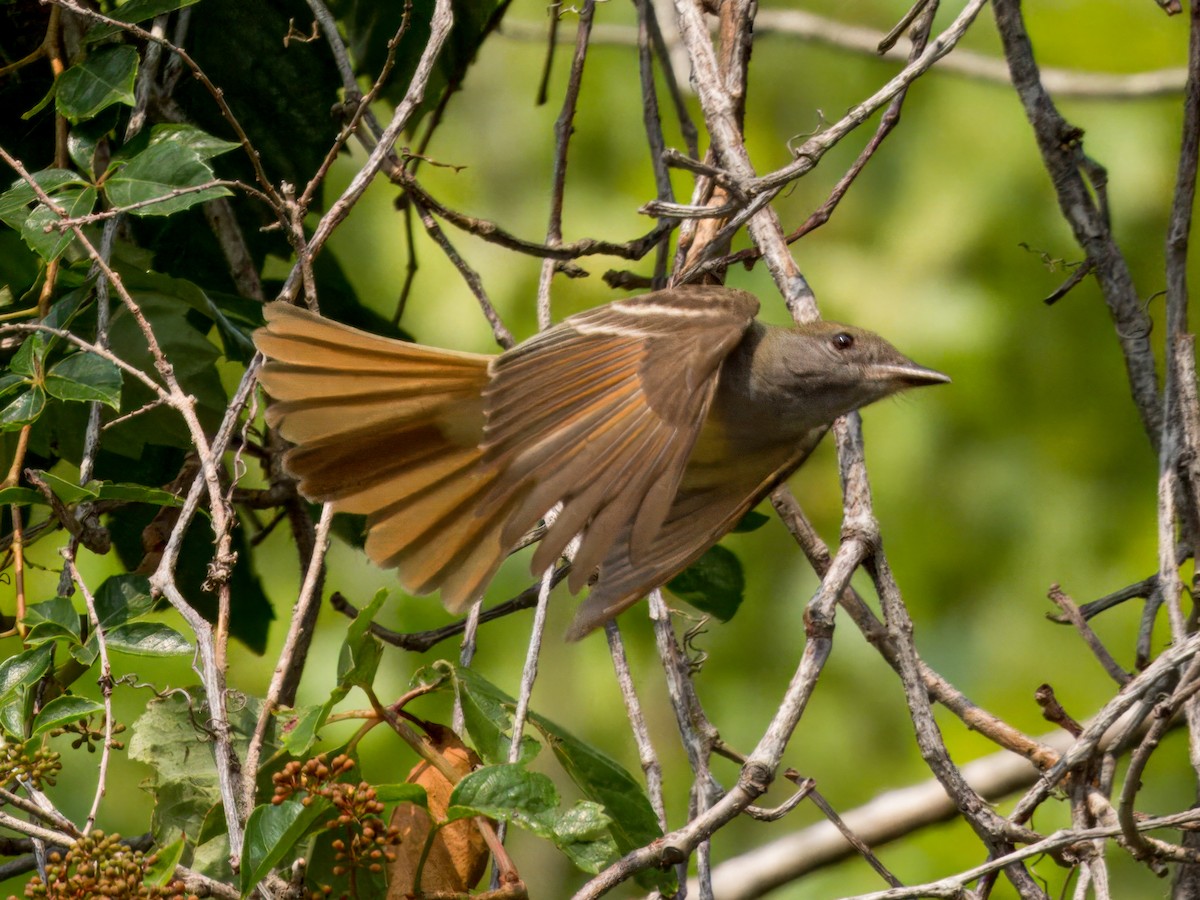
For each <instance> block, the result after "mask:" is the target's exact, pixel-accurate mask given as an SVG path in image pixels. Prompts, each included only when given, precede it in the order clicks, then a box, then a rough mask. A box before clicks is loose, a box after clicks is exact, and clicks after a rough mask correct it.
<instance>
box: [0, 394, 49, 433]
mask: <svg viewBox="0 0 1200 900" xmlns="http://www.w3.org/2000/svg"><path fill="white" fill-rule="evenodd" d="M45 408H46V392H45V391H43V390H42V389H41V388H40V387H38V386H37V385H34V386H33V387H31V388H30V389H29V390H27V391H26V392H25V393H23V394H20V395H18V396H17V398H16V399H15V400H13V401H12V402H11V403H9V404H8V405H7V406H5V407H4V408H3V409H0V431H13V430H15V429H17V428H21V427H22V426H24V425H28V424H29V423H30V422H35V421H37V418H38V416H40V415H41V414H42V410H44V409H45Z"/></svg>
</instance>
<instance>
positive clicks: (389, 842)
mask: <svg viewBox="0 0 1200 900" xmlns="http://www.w3.org/2000/svg"><path fill="white" fill-rule="evenodd" d="M353 768H354V760H352V759H351V758H350V757H349V756H346V755H345V754H341V755H339V756H335V757H334V758H333V760H332V761H331V762H329V763H326V761H325V757H324V755H321V756H316V757H313V758H312V759H309V760H306V761H305V762H304V763H300V762H299V761H295V760H294V761H292V762H289V763H288V764H287V765H286V766H284V767H283V769H282V771H280V772H277V773H276V774H275V775H274V776H273V777H272V780H273V781H274V783H275V795H274V796H273V797H272V798H271V802H272V803H276V804H278V803H282V802H283V801H285V800H287V799H289V798H291V797H292V796H294V795H297V794H303V795H304V796H303V797H302V798H301V800H300V802H301V803H303V804H304V805H305V806H308V805H310V804H311V803H312V802H313V799H314V798H315V797H324V798H325V799H326V800H328V801H329V802H330V803H331V804H333V808H334V810H335V811H336V813H337V815H336V817H335V818H332V819H329V820H328V821H327V822H326V823H325V828H326V829H327V830H329V831H331V832H339V831H340V836H338V837H335V838H334V839H333V843H332V847H333V850H334V866H333V874H334V875H337V876H342V875H350V874H352V870H355V869H366V870H367V871H370V872H376V873H378V872H382V871H383V867H384V865H385V864H386V863H387V862H390V861H391V860H393V859H394V858H395V854H394V853H393V852H392V850H391V848H392V847H394V846H396V845H397V844H399V843H400V834H399V831H398V830H397V829H395V828H390V827H388V826H386V825H385V824H384V822H383V819H381V818H380V816H381V815H382V814H383V810H384V806H383V803H382V802H381V801H380V800H379V797H378V796H377V794H376V792H375V788H374V787H372V786H371V785H370V784H368V783H367V782H365V781H360V782H359V783H358V784H350V783H347V782H343V781H339V780H337V779H338V778H339V777H340V776H342V775H345V774H346V773H348V772H349V771H350V770H351V769H353ZM323 890H324V891H325V892H326V893H328V892H329V891H330V890H331V888H329V887H325V888H324V889H323Z"/></svg>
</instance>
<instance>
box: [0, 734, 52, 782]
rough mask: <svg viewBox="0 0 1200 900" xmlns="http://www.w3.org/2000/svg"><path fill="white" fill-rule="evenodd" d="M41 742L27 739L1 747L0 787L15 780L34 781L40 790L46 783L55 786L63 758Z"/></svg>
mask: <svg viewBox="0 0 1200 900" xmlns="http://www.w3.org/2000/svg"><path fill="white" fill-rule="evenodd" d="M40 743H41V742H40V741H27V742H26V743H23V744H5V745H4V746H3V747H2V748H0V787H7V786H8V784H9V783H10V782H14V781H16V782H21V783H26V782H28V783H32V784H33V786H34V787H35V788H37V789H38V790H39V791H40V790H42V788H43V787H44V786H46V785H49V786H51V787H53V786H54V783H55V776H57V775H58V773H59V771H60V770H61V769H62V760H61V759H60V756H59V754H58V753H56V752H55V751H53V750H47V749H45V748H44V747H41V746H39V744H40Z"/></svg>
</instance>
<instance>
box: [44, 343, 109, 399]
mask: <svg viewBox="0 0 1200 900" xmlns="http://www.w3.org/2000/svg"><path fill="white" fill-rule="evenodd" d="M46 393H48V394H49V395H50V396H52V397H57V398H58V399H59V400H78V401H84V402H87V401H96V402H98V403H103V404H105V405H106V406H111V407H112V408H113V409H120V408H121V370H120V369H118V368H117V366H116V364H115V363H113V362H112V361H111V360H107V359H105V358H104V357H102V356H97V355H96V354H95V353H89V352H87V351H81V352H79V353H72V354H71V355H70V356H68V357H66V358H65V359H63V360H61V361H59V362H58V363H56V364H55V365H53V366H52V367H51V368H50V371H49V372H47V373H46Z"/></svg>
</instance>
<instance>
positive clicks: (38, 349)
mask: <svg viewBox="0 0 1200 900" xmlns="http://www.w3.org/2000/svg"><path fill="white" fill-rule="evenodd" d="M45 355H46V336H45V335H44V334H42V333H40V332H38V333H35V334H31V335H30V336H29V337H27V338H25V340H23V341H22V342H21V346H20V347H18V348H17V352H16V353H14V354H13V358H12V361H11V362H9V364H8V367H9V369H11V370H12V371H13V372H15V373H16V374H18V375H24V376H25V377H26V378H35V377H37V374H38V373H39V372H40V371H41V368H42V358H43V357H44V356H45Z"/></svg>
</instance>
